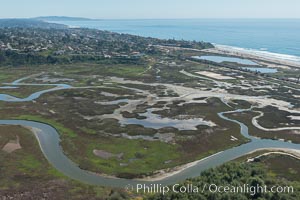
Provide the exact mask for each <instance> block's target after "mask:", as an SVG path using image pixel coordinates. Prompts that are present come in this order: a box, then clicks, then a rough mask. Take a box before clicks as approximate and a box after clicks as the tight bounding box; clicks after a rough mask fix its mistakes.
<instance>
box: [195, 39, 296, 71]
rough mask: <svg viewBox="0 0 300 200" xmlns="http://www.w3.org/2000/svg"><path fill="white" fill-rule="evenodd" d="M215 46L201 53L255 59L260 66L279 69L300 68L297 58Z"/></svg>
mask: <svg viewBox="0 0 300 200" xmlns="http://www.w3.org/2000/svg"><path fill="white" fill-rule="evenodd" d="M214 46H215V48H212V49H203V50H201V52H207V53H213V54H221V55H227V56H234V57H240V58H245V59H253V60H255V61H256V62H257V63H258V64H262V65H270V64H271V65H272V67H278V68H288V67H296V68H300V57H297V56H292V55H285V54H278V53H271V52H266V51H259V50H247V49H244V48H239V47H232V46H226V45H218V44H214ZM265 62H267V63H265Z"/></svg>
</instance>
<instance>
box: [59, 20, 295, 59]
mask: <svg viewBox="0 0 300 200" xmlns="http://www.w3.org/2000/svg"><path fill="white" fill-rule="evenodd" d="M56 23H62V24H66V25H69V26H70V27H85V28H95V29H100V30H108V31H113V32H118V33H128V34H133V35H140V36H146V37H156V38H161V39H173V38H174V39H179V40H181V39H183V40H196V41H206V42H211V43H213V44H219V45H225V46H231V47H238V48H243V49H246V50H249V51H255V52H256V53H257V52H258V53H260V52H261V53H263V54H268V53H271V54H273V55H275V56H278V57H281V58H283V59H285V58H286V59H289V60H295V61H299V62H300V19H170V20H165V19H161V20H97V21H59V22H56Z"/></svg>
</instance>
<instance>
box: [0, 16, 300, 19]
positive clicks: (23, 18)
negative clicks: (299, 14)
mask: <svg viewBox="0 0 300 200" xmlns="http://www.w3.org/2000/svg"><path fill="white" fill-rule="evenodd" d="M42 17H66V18H82V19H87V20H201V19H206V20H252V19H255V20H266V19H268V20H300V18H292V17H281V18H280V17H279V18H275V17H274V18H272V17H239V18H238V17H220V18H219V17H216V18H213V17H195V18H193V17H187V18H184V17H183V18H89V17H79V16H63V15H62V16H59V15H46V16H36V17H1V18H0V19H35V18H42Z"/></svg>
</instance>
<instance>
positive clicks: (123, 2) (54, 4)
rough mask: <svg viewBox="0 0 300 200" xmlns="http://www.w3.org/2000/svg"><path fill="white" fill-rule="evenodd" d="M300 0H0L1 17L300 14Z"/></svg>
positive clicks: (158, 16)
mask: <svg viewBox="0 0 300 200" xmlns="http://www.w3.org/2000/svg"><path fill="white" fill-rule="evenodd" d="M299 10H300V0H0V18H30V17H37V16H73V17H87V18H96V19H178V18H300V11H299Z"/></svg>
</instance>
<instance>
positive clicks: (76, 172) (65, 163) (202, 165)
mask: <svg viewBox="0 0 300 200" xmlns="http://www.w3.org/2000/svg"><path fill="white" fill-rule="evenodd" d="M22 80H24V79H19V80H17V81H15V82H13V83H12V84H8V85H12V86H18V85H26V84H21V83H20V82H21V81H22ZM27 85H54V86H55V88H52V89H47V90H43V91H39V92H36V93H33V94H31V95H30V96H29V97H27V98H24V99H19V98H16V97H11V96H9V95H6V94H0V100H1V101H9V102H23V101H32V100H34V99H36V98H38V97H39V96H40V95H42V94H44V93H47V92H50V91H55V90H61V89H68V88H71V86H69V85H64V84H27ZM7 97H9V99H7ZM249 110H251V109H241V110H234V111H229V112H220V113H218V115H219V117H221V118H222V119H224V120H227V121H230V122H233V123H237V124H239V125H240V127H241V134H242V135H243V136H244V137H246V138H248V139H249V140H251V141H250V142H249V143H246V144H243V145H240V146H238V147H234V148H231V149H228V150H225V151H222V152H219V153H217V154H214V155H212V156H210V157H207V158H205V159H202V160H200V161H198V162H197V163H196V164H194V165H192V166H190V167H188V168H186V169H184V170H182V171H180V172H178V173H174V174H172V175H170V176H168V177H165V178H163V179H161V180H159V181H144V180H131V179H118V178H113V177H106V176H102V175H97V174H94V173H91V172H88V171H85V170H82V169H80V168H79V167H78V165H77V164H76V163H74V162H72V161H71V160H70V159H69V158H68V157H67V156H66V155H65V154H64V153H63V150H62V148H61V146H60V138H59V133H58V132H57V130H56V129H55V128H53V127H52V126H50V125H47V124H44V123H39V122H34V121H26V120H0V125H21V126H24V127H28V128H30V129H32V130H33V132H34V134H35V136H36V138H37V140H38V142H39V145H40V148H41V150H42V152H43V154H44V155H45V157H46V158H47V159H48V161H49V162H50V163H51V164H52V165H53V167H55V168H56V169H57V170H58V171H60V172H62V173H63V174H64V175H66V176H68V177H70V178H72V179H75V180H79V181H81V182H85V183H88V184H93V185H102V186H112V187H122V188H123V187H124V186H126V185H128V184H130V185H132V186H133V187H134V186H135V185H136V184H154V183H156V184H162V185H168V184H174V183H177V182H179V181H183V180H185V179H187V178H191V177H196V176H199V175H200V173H201V172H202V171H204V170H206V169H209V168H211V167H215V166H218V165H221V164H223V163H225V162H228V161H230V160H233V159H235V158H238V157H240V156H243V155H245V154H247V153H250V152H252V151H255V150H258V149H263V148H289V149H297V150H300V144H293V143H289V142H283V141H277V140H268V139H259V138H255V137H252V136H250V135H249V132H248V127H247V126H246V125H245V124H243V123H241V122H239V121H237V120H233V119H230V118H228V117H226V116H224V115H225V114H226V113H235V112H244V111H249Z"/></svg>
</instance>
